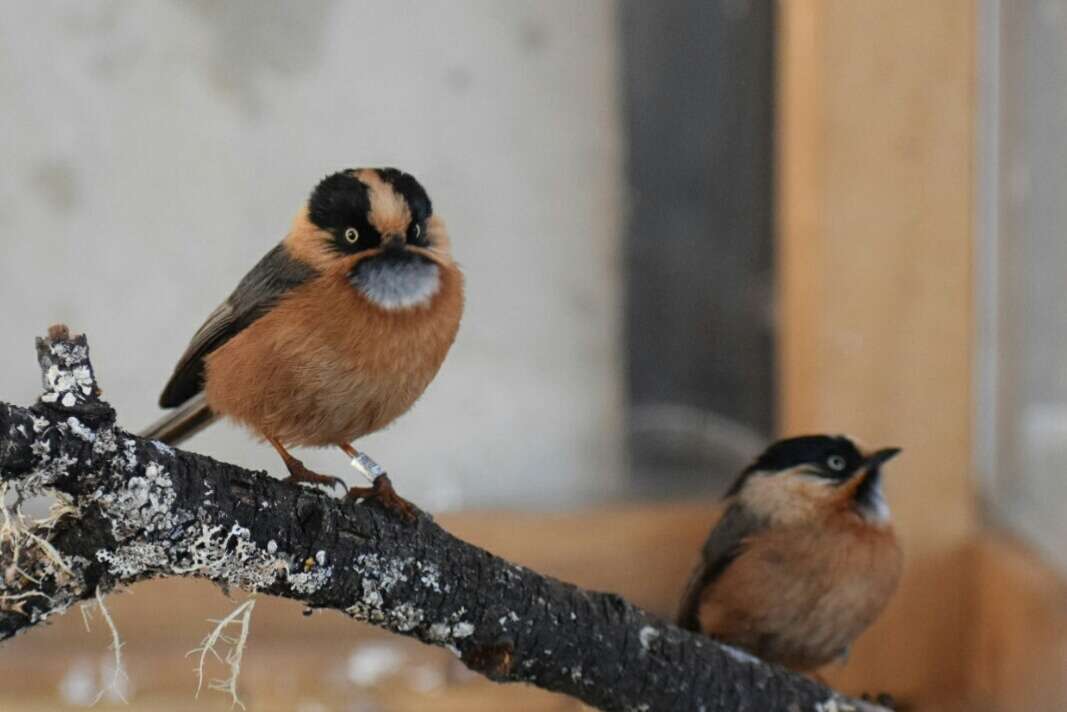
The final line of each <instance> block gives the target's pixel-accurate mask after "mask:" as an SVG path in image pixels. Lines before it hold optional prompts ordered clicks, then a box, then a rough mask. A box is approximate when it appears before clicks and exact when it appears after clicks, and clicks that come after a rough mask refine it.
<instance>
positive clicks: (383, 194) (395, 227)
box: [356, 169, 411, 235]
mask: <svg viewBox="0 0 1067 712" xmlns="http://www.w3.org/2000/svg"><path fill="white" fill-rule="evenodd" d="M356 177H357V178H359V180H360V181H361V182H362V183H363V184H364V185H365V186H367V198H368V200H369V201H370V214H369V215H368V216H367V219H368V221H369V222H370V224H371V225H373V226H374V229H375V230H377V231H378V233H379V234H381V235H388V234H391V233H403V232H405V231H406V230H407V228H408V225H409V224H410V223H411V209H410V208H409V207H408V204H407V201H406V200H404V198H403V197H402V196H401V195H399V194H398V193H397V192H396V191H395V190H393V186H391V185H390V184H389V183H386V182H385V181H384V180H382V177H381V176H380V175H378V171H376V170H373V169H363V170H360V171H357V172H356Z"/></svg>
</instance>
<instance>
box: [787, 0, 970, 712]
mask: <svg viewBox="0 0 1067 712" xmlns="http://www.w3.org/2000/svg"><path fill="white" fill-rule="evenodd" d="M779 9H780V12H781V24H780V27H781V35H780V45H779V59H778V66H779V81H780V85H779V127H778V130H779V133H778V137H779V149H778V150H779V153H778V156H779V165H778V187H779V194H778V199H779V236H778V249H779V253H778V254H779V262H778V265H779V267H778V269H779V275H778V277H779V285H780V292H779V308H780V311H779V339H780V341H779V343H780V365H779V368H780V383H781V403H780V408H781V409H780V413H779V416H780V423H781V429H782V430H783V431H784V432H787V433H799V432H806V431H844V432H849V433H851V434H853V435H856V436H858V437H859V438H860V439H862V440H864V441H865V442H867V443H869V444H870V445H878V446H882V445H899V446H902V447H903V448H904V456H902V457H901V458H900V460H899V461H898V462H894V463H893V465H892V466H891V467H889V468H888V473H887V483H886V484H887V490H888V495H889V500H890V503H891V506H892V507H893V510H894V514H895V516H896V521H897V526H898V529H899V532H900V535H901V538H902V540H903V544H904V547H905V553H906V557H907V559H906V571H905V577H904V581H903V584H902V586H901V590H900V592H899V593H898V595H897V597H896V599H895V600H894V602H893V604H892V605H891V608H890V610H889V611H887V613H886V615H884V616H883V617H882V619H881V620H880V621H879V623H878V624H877V625H876V626H875V627H874V628H873V629H872V630H871V631H870V632H868V633H867V634H866V635H865V636H864V637H863V638H862V639H861V640H860V642H859V644H858V646H857V647H856V649H855V650H854V651H853V657H852V661H851V663H850V664H849V665H848V666H847V667H845V668H844V669H843V670H840V671H836V670H831V677H833V678H834V681H835V682H837V683H839V684H843V685H845V686H846V689H848V688H852V689H856V688H865V689H875V688H876V689H887V690H890V691H893V692H896V693H899V694H901V695H903V696H905V697H913V698H918V699H923V700H930V699H933V698H935V697H942V696H943V695H944V694H946V693H948V694H951V693H952V692H958V691H960V690H962V688H963V687H964V685H965V682H966V668H967V665H968V658H969V655H970V651H969V649H968V646H969V643H970V641H971V640H972V636H971V632H972V631H971V628H972V626H973V623H972V621H971V614H972V606H973V603H974V596H973V593H972V589H973V582H972V576H973V566H972V553H971V552H972V542H973V535H974V533H975V531H976V506H975V491H974V483H973V479H972V472H971V469H972V467H971V446H972V443H971V418H972V415H971V409H972V332H973V328H972V324H973V322H974V314H973V299H972V279H971V262H972V222H973V221H972V215H973V212H974V209H973V208H974V206H973V197H972V193H973V189H972V185H973V178H972V171H973V166H974V146H973V143H974V140H973V125H974V112H975V108H974V93H975V66H974V52H975V50H974V42H975V32H976V28H975V23H976V8H975V6H974V3H973V2H971V1H970V0H943V1H942V0H939V1H938V2H921V1H920V0H909V1H906V2H881V1H880V0H789V1H788V2H782V3H781V4H780V5H779Z"/></svg>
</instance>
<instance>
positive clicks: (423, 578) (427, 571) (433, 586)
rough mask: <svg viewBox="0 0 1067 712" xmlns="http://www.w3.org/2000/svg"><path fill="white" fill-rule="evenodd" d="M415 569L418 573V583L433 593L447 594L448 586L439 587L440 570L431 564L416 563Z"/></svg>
mask: <svg viewBox="0 0 1067 712" xmlns="http://www.w3.org/2000/svg"><path fill="white" fill-rule="evenodd" d="M415 567H416V569H418V572H419V582H420V583H421V584H422V585H423V586H425V587H426V588H428V589H430V590H431V591H433V592H434V593H448V592H449V587H448V584H445V586H444V587H443V588H442V586H441V570H440V569H439V568H437V565H436V564H434V563H431V562H428V561H427V562H423V561H417V562H415Z"/></svg>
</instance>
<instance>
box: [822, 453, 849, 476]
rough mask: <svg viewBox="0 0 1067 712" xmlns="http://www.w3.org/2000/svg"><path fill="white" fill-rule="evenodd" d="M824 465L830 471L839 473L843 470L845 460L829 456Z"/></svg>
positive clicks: (838, 456)
mask: <svg viewBox="0 0 1067 712" xmlns="http://www.w3.org/2000/svg"><path fill="white" fill-rule="evenodd" d="M826 464H827V465H829V466H830V469H831V470H834V471H835V472H840V471H841V470H843V469H845V458H843V457H841V456H840V455H831V456H830V459H829V460H827V461H826Z"/></svg>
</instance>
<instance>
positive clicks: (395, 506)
mask: <svg viewBox="0 0 1067 712" xmlns="http://www.w3.org/2000/svg"><path fill="white" fill-rule="evenodd" d="M345 499H368V500H370V499H373V500H376V501H377V502H378V504H380V505H381V506H382V507H383V508H385V509H387V510H389V511H390V512H395V513H396V514H399V515H400V516H401V517H402V518H403V519H405V520H407V521H409V522H413V521H415V519H416V518H417V517H416V514H415V513H416V511H417V510H416V508H415V505H413V504H412V503H411V502H409V501H407V500H406V499H404V498H403V497H401V496H400V495H398V494H397V493H396V490H395V489H393V483H392V482H391V481H390V480H389V475H387V474H386V473H384V472H383V473H382V474H380V475H378V476H377V477H375V478H374V483H373V484H371V486H370V487H352V488H351V489H349V490H348V494H347V495H345Z"/></svg>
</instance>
